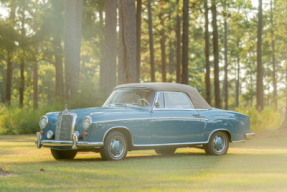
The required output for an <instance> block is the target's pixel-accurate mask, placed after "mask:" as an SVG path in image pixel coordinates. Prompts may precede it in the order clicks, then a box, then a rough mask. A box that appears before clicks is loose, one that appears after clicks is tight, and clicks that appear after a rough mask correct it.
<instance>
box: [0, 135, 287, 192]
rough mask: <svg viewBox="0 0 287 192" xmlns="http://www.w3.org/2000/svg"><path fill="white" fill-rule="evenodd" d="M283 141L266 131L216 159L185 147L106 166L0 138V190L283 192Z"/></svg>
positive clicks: (27, 139) (96, 158) (90, 156)
mask: <svg viewBox="0 0 287 192" xmlns="http://www.w3.org/2000/svg"><path fill="white" fill-rule="evenodd" d="M286 138H287V134H286V131H280V132H278V131H268V132H265V133H263V134H261V136H260V137H259V138H255V139H253V140H250V141H247V142H244V143H232V144H230V149H229V151H228V154H227V155H224V156H219V157H216V156H206V155H205V154H204V151H203V150H199V149H189V148H186V149H178V150H177V151H176V154H175V155H173V156H159V155H156V153H155V152H154V151H153V150H147V151H133V152H129V153H128V156H127V158H126V159H125V160H124V161H119V162H105V161H102V160H101V158H100V155H99V154H96V153H78V155H77V156H76V158H75V160H71V161H55V160H54V158H53V157H52V156H51V154H50V149H47V148H42V149H37V148H36V146H35V144H34V142H33V141H34V139H35V136H34V135H22V136H0V166H2V169H6V170H7V172H12V173H13V174H7V175H5V174H3V172H2V174H0V191H89V190H94V191H96V190H97V191H98V190H101V191H104V190H110V191H114V190H119V191H143V190H150V191H157V190H164V191H168V190H170V191H243V190H244V191H246V190H248V191H287V139H286ZM41 169H44V171H40V170H41ZM0 173H1V172H0Z"/></svg>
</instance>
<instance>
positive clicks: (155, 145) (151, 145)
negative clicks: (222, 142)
mask: <svg viewBox="0 0 287 192" xmlns="http://www.w3.org/2000/svg"><path fill="white" fill-rule="evenodd" d="M207 143H208V141H203V142H185V143H163V144H142V145H134V144H133V146H134V147H158V146H174V145H198V144H207Z"/></svg>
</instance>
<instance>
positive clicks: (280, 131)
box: [255, 128, 287, 139]
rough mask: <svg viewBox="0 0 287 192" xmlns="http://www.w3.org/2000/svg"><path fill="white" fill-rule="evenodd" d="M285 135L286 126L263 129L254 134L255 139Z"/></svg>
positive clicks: (286, 135)
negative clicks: (283, 127)
mask: <svg viewBox="0 0 287 192" xmlns="http://www.w3.org/2000/svg"><path fill="white" fill-rule="evenodd" d="M282 137H287V128H285V129H269V130H264V131H261V132H259V133H257V134H256V135H255V139H261V138H282Z"/></svg>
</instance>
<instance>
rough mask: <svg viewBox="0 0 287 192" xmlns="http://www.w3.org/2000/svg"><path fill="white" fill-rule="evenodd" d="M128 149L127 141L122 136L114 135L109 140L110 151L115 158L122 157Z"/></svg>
mask: <svg viewBox="0 0 287 192" xmlns="http://www.w3.org/2000/svg"><path fill="white" fill-rule="evenodd" d="M125 151H126V143H125V141H124V139H123V138H122V137H121V136H118V135H116V136H114V137H112V138H111V140H110V142H109V153H110V155H111V157H113V158H114V159H121V158H122V157H123V155H124V154H125Z"/></svg>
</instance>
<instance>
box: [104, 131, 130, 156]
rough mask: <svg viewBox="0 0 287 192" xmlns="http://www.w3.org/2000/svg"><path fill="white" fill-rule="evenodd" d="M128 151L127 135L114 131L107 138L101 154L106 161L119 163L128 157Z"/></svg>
mask: <svg viewBox="0 0 287 192" xmlns="http://www.w3.org/2000/svg"><path fill="white" fill-rule="evenodd" d="M127 149H128V145H127V139H126V137H125V135H124V134H122V133H121V132H119V131H113V132H111V133H110V134H108V136H107V137H106V139H105V141H104V146H103V147H102V148H101V150H100V153H101V156H102V158H103V159H104V160H108V161H118V160H122V159H124V158H125V157H126V155H127V151H128V150H127Z"/></svg>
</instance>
